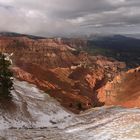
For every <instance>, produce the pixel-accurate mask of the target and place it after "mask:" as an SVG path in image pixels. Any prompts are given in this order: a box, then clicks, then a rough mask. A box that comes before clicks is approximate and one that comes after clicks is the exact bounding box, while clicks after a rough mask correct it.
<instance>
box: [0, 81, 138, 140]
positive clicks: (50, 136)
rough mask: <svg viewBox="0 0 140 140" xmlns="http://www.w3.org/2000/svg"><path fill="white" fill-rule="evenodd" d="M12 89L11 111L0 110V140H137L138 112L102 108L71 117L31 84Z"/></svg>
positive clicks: (71, 115)
mask: <svg viewBox="0 0 140 140" xmlns="http://www.w3.org/2000/svg"><path fill="white" fill-rule="evenodd" d="M14 87H15V91H13V92H12V94H13V102H14V104H13V106H12V105H11V106H12V109H10V110H4V109H2V108H1V109H0V139H2V138H5V139H7V140H19V139H23V140H24V139H34V140H46V139H47V140H139V139H140V109H138V108H133V109H125V108H121V107H101V108H95V109H90V110H87V111H85V112H83V113H81V114H79V115H74V114H73V113H71V112H68V111H66V110H65V109H64V108H63V107H62V106H61V105H60V104H59V103H58V102H57V101H56V100H55V99H53V98H51V97H50V96H49V95H47V94H46V93H44V92H43V91H41V90H39V89H37V88H36V86H34V85H32V84H29V83H27V82H21V81H17V80H14ZM21 134H22V135H21Z"/></svg>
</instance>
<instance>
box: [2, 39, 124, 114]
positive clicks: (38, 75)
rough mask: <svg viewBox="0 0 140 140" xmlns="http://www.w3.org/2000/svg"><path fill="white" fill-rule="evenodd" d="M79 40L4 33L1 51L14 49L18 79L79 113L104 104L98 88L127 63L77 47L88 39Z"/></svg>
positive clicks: (84, 43) (15, 71)
mask: <svg viewBox="0 0 140 140" xmlns="http://www.w3.org/2000/svg"><path fill="white" fill-rule="evenodd" d="M75 41H76V40H75ZM75 41H73V42H71V45H70V44H69V43H68V42H65V41H64V40H62V39H36V40H34V39H30V38H27V37H0V51H1V52H6V53H13V56H12V60H13V66H14V68H13V71H14V73H15V76H16V77H17V78H18V79H20V80H25V81H28V82H30V83H33V84H35V85H37V86H38V87H39V88H40V89H43V90H44V91H45V92H46V93H48V94H50V95H51V96H52V97H54V98H56V99H57V100H58V101H59V102H60V103H61V104H62V105H63V106H65V107H66V108H68V109H69V110H71V111H73V112H76V113H78V112H79V111H81V110H85V109H89V108H91V107H96V106H101V105H103V104H104V102H102V101H100V100H99V99H98V97H97V95H98V94H97V93H98V92H97V91H98V90H99V89H101V88H102V87H103V86H104V85H105V84H106V83H107V81H111V80H112V79H113V78H114V76H115V75H117V74H118V72H119V71H121V70H122V69H124V68H125V64H124V63H122V62H118V61H116V60H114V59H111V58H106V57H103V56H90V55H89V54H87V53H86V52H84V51H77V50H76V49H75V48H76V47H75V46H78V43H79V46H80V45H86V42H82V41H81V40H77V42H76V43H75ZM74 43H75V46H74Z"/></svg>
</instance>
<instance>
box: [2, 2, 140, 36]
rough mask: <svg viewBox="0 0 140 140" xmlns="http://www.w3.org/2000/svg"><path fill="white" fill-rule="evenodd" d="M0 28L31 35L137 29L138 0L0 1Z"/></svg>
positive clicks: (139, 8) (138, 22)
mask: <svg viewBox="0 0 140 140" xmlns="http://www.w3.org/2000/svg"><path fill="white" fill-rule="evenodd" d="M0 21H1V22H0V31H13V32H20V33H29V34H34V35H43V36H49V35H68V34H72V33H74V34H84V33H87V34H88V33H96V32H105V33H107V32H112V33H113V32H116V31H117V32H118V33H125V32H135V31H137V32H138V31H140V30H139V29H140V28H139V26H140V1H139V0H69V1H68V0H40V1H39V0H0Z"/></svg>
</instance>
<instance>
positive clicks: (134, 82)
mask: <svg viewBox="0 0 140 140" xmlns="http://www.w3.org/2000/svg"><path fill="white" fill-rule="evenodd" d="M139 83H140V67H138V68H136V69H132V70H129V71H128V72H126V73H125V72H123V73H120V74H119V75H118V76H116V77H115V78H114V80H113V81H112V82H108V83H107V84H106V86H105V87H103V88H102V89H100V90H99V94H98V98H99V100H100V101H102V102H105V104H106V105H121V106H124V107H140V102H139V101H140V85H139Z"/></svg>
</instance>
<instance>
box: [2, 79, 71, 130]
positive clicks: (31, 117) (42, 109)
mask: <svg viewBox="0 0 140 140" xmlns="http://www.w3.org/2000/svg"><path fill="white" fill-rule="evenodd" d="M12 95H13V99H12V101H6V100H5V101H1V102H0V113H1V116H0V124H1V125H0V129H8V128H40V127H54V126H55V124H57V125H58V124H59V123H60V122H61V124H63V122H64V121H65V119H66V118H69V117H70V116H72V113H71V114H70V113H68V112H66V111H65V110H64V109H63V108H62V107H61V106H60V105H59V103H58V102H57V101H56V100H54V99H52V98H51V97H49V95H47V94H45V93H44V92H43V91H41V90H39V89H37V88H36V87H35V86H34V85H31V84H28V83H27V82H19V81H17V80H14V90H13V91H12Z"/></svg>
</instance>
